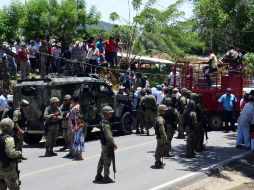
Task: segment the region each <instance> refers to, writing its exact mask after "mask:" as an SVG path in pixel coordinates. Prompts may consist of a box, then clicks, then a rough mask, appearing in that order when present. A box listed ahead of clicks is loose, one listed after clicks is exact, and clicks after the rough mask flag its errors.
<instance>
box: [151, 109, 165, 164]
mask: <svg viewBox="0 0 254 190" xmlns="http://www.w3.org/2000/svg"><path fill="white" fill-rule="evenodd" d="M158 110H159V114H158V116H157V117H156V121H155V135H156V139H157V146H156V150H155V165H154V167H155V168H163V167H164V164H163V162H162V161H161V158H162V157H163V156H164V155H165V151H166V144H167V135H166V131H165V127H166V121H165V116H166V113H167V110H168V108H167V106H165V105H164V104H161V105H159V107H158Z"/></svg>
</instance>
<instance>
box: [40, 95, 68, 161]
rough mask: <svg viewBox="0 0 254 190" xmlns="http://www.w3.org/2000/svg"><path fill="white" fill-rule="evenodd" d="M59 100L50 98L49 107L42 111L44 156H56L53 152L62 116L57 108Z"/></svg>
mask: <svg viewBox="0 0 254 190" xmlns="http://www.w3.org/2000/svg"><path fill="white" fill-rule="evenodd" d="M58 104H59V99H58V98H57V97H52V98H51V99H50V106H48V107H46V109H45V111H44V119H45V128H46V143H45V147H46V152H45V156H46V157H49V156H56V155H57V153H55V152H54V151H53V148H54V147H55V146H56V140H57V137H58V132H59V126H60V125H61V122H62V119H63V114H62V111H61V109H60V108H59V107H58Z"/></svg>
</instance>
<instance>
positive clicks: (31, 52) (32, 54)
mask: <svg viewBox="0 0 254 190" xmlns="http://www.w3.org/2000/svg"><path fill="white" fill-rule="evenodd" d="M27 50H28V56H29V61H30V64H31V71H32V72H35V70H36V69H38V68H39V67H38V62H37V59H36V56H37V53H38V52H39V48H38V47H37V46H35V41H34V40H31V41H30V44H29V45H28V46H27Z"/></svg>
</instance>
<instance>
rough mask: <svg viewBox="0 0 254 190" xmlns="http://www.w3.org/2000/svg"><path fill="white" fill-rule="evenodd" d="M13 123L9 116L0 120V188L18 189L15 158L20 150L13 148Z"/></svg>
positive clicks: (19, 156)
mask: <svg viewBox="0 0 254 190" xmlns="http://www.w3.org/2000/svg"><path fill="white" fill-rule="evenodd" d="M13 127H14V123H13V121H12V120H11V119H10V118H5V119H3V120H2V121H1V122H0V129H1V131H2V133H1V134H0V189H7V188H8V189H10V190H19V189H20V187H19V186H20V183H21V182H20V181H19V177H18V173H17V170H16V164H17V162H16V160H17V159H20V158H21V157H22V153H21V151H16V150H15V143H14V139H13V137H12V136H11V133H12V130H13Z"/></svg>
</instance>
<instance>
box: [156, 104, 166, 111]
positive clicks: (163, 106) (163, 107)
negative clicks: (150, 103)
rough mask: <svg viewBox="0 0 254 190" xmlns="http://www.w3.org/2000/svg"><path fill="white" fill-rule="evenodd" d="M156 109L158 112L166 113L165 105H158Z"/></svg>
mask: <svg viewBox="0 0 254 190" xmlns="http://www.w3.org/2000/svg"><path fill="white" fill-rule="evenodd" d="M158 109H159V111H167V110H168V107H167V106H166V105H164V104H160V105H159V107H158Z"/></svg>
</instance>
